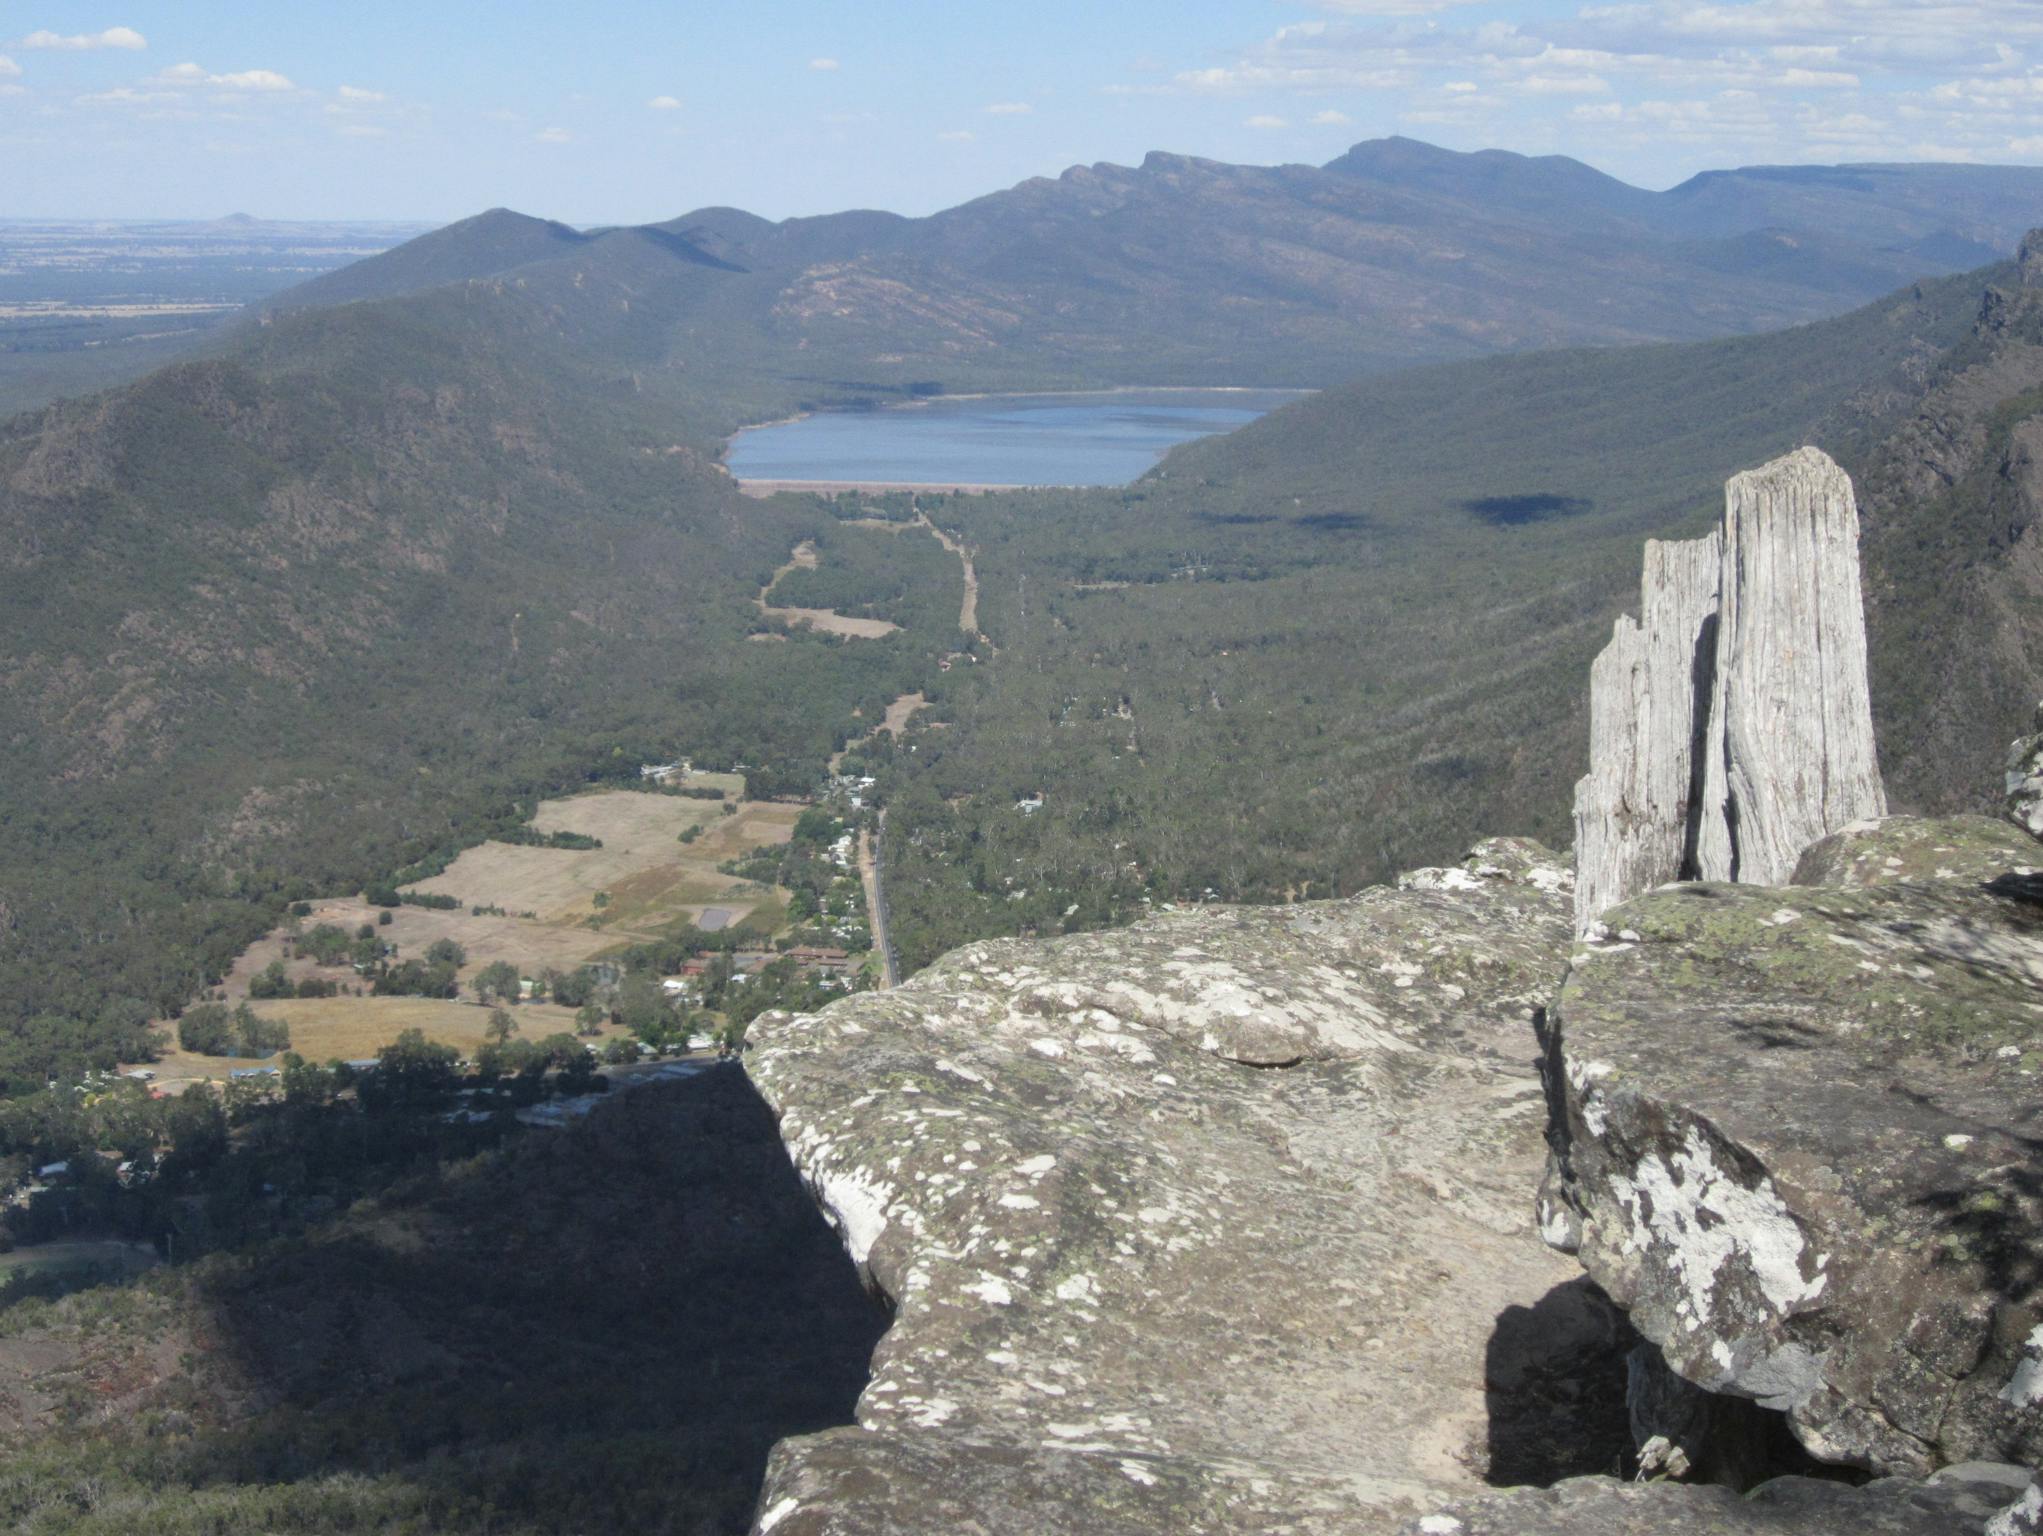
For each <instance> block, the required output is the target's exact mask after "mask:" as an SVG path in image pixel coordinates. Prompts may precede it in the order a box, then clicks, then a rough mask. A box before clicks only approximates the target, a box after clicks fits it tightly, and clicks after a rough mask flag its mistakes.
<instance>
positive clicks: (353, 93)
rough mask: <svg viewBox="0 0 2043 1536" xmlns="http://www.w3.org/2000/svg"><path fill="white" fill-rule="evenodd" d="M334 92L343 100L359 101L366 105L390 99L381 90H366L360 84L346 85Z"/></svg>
mask: <svg viewBox="0 0 2043 1536" xmlns="http://www.w3.org/2000/svg"><path fill="white" fill-rule="evenodd" d="M334 94H335V95H336V96H338V97H340V99H341V100H342V101H358V102H360V103H361V104H362V105H363V106H365V107H366V106H371V105H373V104H374V103H376V102H379V101H386V100H388V99H389V98H388V97H386V96H385V95H384V94H383V93H382V92H381V91H370V90H364V89H363V88H362V87H361V86H359V85H344V86H342V87H341V88H340V89H339V90H338V91H336V92H335V93H334Z"/></svg>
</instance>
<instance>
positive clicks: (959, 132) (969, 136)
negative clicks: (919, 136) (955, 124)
mask: <svg viewBox="0 0 2043 1536" xmlns="http://www.w3.org/2000/svg"><path fill="white" fill-rule="evenodd" d="M936 137H937V141H938V142H939V143H943V144H969V143H971V142H972V140H974V139H976V138H977V137H979V135H977V134H976V133H974V132H972V130H971V129H969V128H952V129H950V130H948V131H947V132H944V133H939V134H938V135H937V136H936Z"/></svg>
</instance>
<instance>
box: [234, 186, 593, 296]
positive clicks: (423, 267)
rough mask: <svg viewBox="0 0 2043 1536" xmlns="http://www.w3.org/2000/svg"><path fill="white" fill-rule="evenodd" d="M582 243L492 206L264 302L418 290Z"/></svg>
mask: <svg viewBox="0 0 2043 1536" xmlns="http://www.w3.org/2000/svg"><path fill="white" fill-rule="evenodd" d="M587 243H588V237H587V236H585V235H582V234H580V233H578V232H577V231H575V230H573V229H570V228H569V227H568V226H567V225H565V224H556V223H554V222H553V221H552V220H551V219H534V218H528V217H526V216H525V215H524V214H522V213H513V212H511V210H510V209H508V208H492V209H491V210H490V211H489V212H487V213H478V214H477V215H476V216H475V217H474V218H472V219H463V220H461V222H460V223H458V224H449V225H448V226H447V227H446V228H445V229H436V230H434V231H433V232H432V233H430V234H425V235H420V236H419V237H418V238H417V239H416V240H407V241H406V242H405V243H404V244H403V245H400V246H398V247H396V248H395V249H394V250H388V251H384V252H382V253H380V254H379V255H375V256H369V257H366V258H364V259H363V260H361V261H357V262H353V263H351V264H349V265H348V266H345V267H342V268H340V269H339V270H338V271H335V272H327V273H323V274H321V275H320V276H318V277H315V278H313V279H312V280H311V281H310V282H307V283H301V284H299V285H298V286H297V287H295V288H291V289H287V290H286V291H285V292H284V293H282V294H279V295H278V296H277V297H276V298H274V299H272V300H271V301H270V304H271V307H272V308H275V309H280V310H281V309H298V308H304V307H308V306H312V305H320V304H346V303H351V302H353V301H354V300H356V299H387V298H395V297H398V296H400V295H403V294H408V293H423V292H424V291H425V290H427V289H429V288H437V287H439V286H441V285H442V284H444V283H458V282H464V281H467V280H468V279H471V278H478V277H494V276H495V275H496V274H497V273H499V272H508V271H510V270H511V269H512V268H514V267H523V266H528V265H530V264H531V263H533V262H535V261H547V260H550V259H552V258H554V257H557V256H563V255H566V254H568V253H570V252H572V251H574V250H577V249H578V248H580V247H581V246H583V245H586V244H587Z"/></svg>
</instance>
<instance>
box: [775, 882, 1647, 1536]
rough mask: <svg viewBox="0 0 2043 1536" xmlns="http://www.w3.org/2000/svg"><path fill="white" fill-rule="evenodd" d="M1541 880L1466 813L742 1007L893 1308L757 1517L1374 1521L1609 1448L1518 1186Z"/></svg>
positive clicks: (1618, 1434) (1610, 1344) (1089, 1527)
mask: <svg viewBox="0 0 2043 1536" xmlns="http://www.w3.org/2000/svg"><path fill="white" fill-rule="evenodd" d="M1569 896H1570V892H1569V888H1568V875H1567V871H1566V868H1565V865H1564V864H1563V863H1562V862H1561V861H1560V860H1558V859H1556V858H1555V857H1554V856H1553V855H1551V854H1548V853H1547V852H1545V850H1543V849H1539V848H1537V847H1536V846H1533V845H1529V844H1522V843H1506V842H1499V843H1491V844H1487V845H1485V846H1484V847H1482V848H1480V849H1478V850H1477V853H1476V854H1475V855H1474V856H1472V857H1471V859H1470V860H1469V862H1468V863H1467V864H1466V865H1464V866H1462V867H1459V868H1454V869H1448V870H1434V871H1422V872H1419V873H1418V874H1416V875H1413V876H1411V877H1408V879H1407V882H1406V888H1404V889H1401V890H1395V891H1392V890H1375V891H1371V892H1368V893H1365V894H1364V895H1361V896H1359V897H1356V898H1354V899H1352V900H1348V901H1342V902H1326V903H1313V904H1306V905H1300V906H1294V907H1286V908H1263V909H1228V908H1200V909H1194V910H1186V911H1177V912H1169V913H1165V914H1161V915H1158V916H1156V917H1154V918H1151V919H1149V920H1147V921H1145V922H1144V923H1142V924H1140V925H1138V926H1136V927H1135V928H1132V929H1128V930H1125V931H1121V932H1115V933H1104V934H1093V935H1085V936H1080V937H1074V938H1067V939H1062V940H1057V941H1054V942H1048V943H1021V942H999V943H988V944H978V945H974V946H971V947H969V948H966V949H963V950H960V951H958V952H957V953H955V954H952V955H950V956H948V957H947V958H945V959H944V960H943V961H941V962H939V963H938V964H937V965H936V966H934V967H932V968H931V969H930V970H928V971H925V972H923V973H922V974H920V975H918V976H917V977H915V978H914V979H913V980H912V981H910V982H909V983H908V984H907V985H905V986H903V987H900V988H897V989H895V990H893V991H889V992H883V993H867V994H863V995H860V996H857V997H854V998H851V999H849V1000H846V1001H844V1002H841V1003H837V1004H835V1005H833V1006H832V1007H830V1008H828V1009H826V1010H824V1011H823V1012H821V1013H818V1014H815V1015H811V1016H806V1017H801V1018H786V1017H781V1016H772V1015H769V1016H768V1017H767V1018H765V1019H762V1020H761V1021H760V1023H759V1024H758V1025H756V1026H755V1031H756V1039H757V1040H758V1041H759V1044H758V1046H757V1048H756V1050H755V1052H754V1054H753V1059H752V1063H751V1066H752V1072H753V1076H754V1078H755V1080H756V1081H757V1083H758V1085H759V1087H760V1091H761V1092H762V1093H763V1094H764V1095H765V1096H766V1098H767V1100H768V1101H769V1103H771V1104H772V1105H774V1106H776V1108H777V1109H778V1111H779V1113H780V1114H781V1116H782V1134H783V1137H784V1139H785V1140H786V1142H787V1144H788V1146H789V1148H790V1151H791V1152H792V1154H793V1156H794V1159H795V1162H796V1166H797V1168H798V1169H799V1170H800V1172H801V1173H802V1175H803V1177H805V1178H806V1179H807V1180H808V1181H809V1183H810V1184H811V1186H812V1187H813V1188H814V1190H815V1192H816V1195H817V1198H818V1200H819V1201H820V1203H821V1204H822V1206H823V1209H824V1210H825V1211H826V1212H827V1213H828V1214H830V1216H831V1218H832V1219H833V1220H834V1221H835V1222H836V1223H837V1224H838V1226H839V1228H840V1230H841V1231H842V1233H843V1236H844V1239H845V1242H846V1244H847V1246H848V1247H849V1249H850V1251H851V1254H852V1256H853V1258H854V1259H855V1260H856V1261H857V1262H858V1263H859V1264H860V1266H861V1267H862V1268H863V1269H864V1270H865V1272H866V1273H867V1274H868V1275H869V1276H870V1277H871V1281H872V1284H873V1285H874V1286H875V1287H876V1288H878V1289H879V1290H881V1291H883V1292H884V1293H885V1294H886V1295H887V1296H889V1297H890V1298H892V1300H893V1303H894V1305H895V1308H896V1315H895V1321H894V1324H893V1327H892V1329H891V1331H890V1332H889V1333H888V1334H887V1336H886V1338H885V1340H884V1341H883V1342H882V1344H881V1346H880V1348H879V1350H878V1351H877V1353H876V1354H875V1356H874V1360H873V1379H872V1382H871V1384H870V1386H869V1387H868V1388H867V1389H866V1392H865V1394H864V1397H863V1398H862V1400H861V1402H860V1405H859V1410H858V1419H859V1427H858V1428H855V1429H846V1430H836V1431H831V1432H828V1433H825V1434H822V1435H818V1436H811V1437H805V1438H801V1439H796V1440H791V1441H788V1442H784V1443H783V1444H782V1446H781V1447H780V1449H779V1450H778V1452H777V1453H776V1455H775V1457H774V1461H773V1464H772V1466H771V1468H770V1469H769V1473H768V1479H767V1487H766V1490H765V1493H764V1494H763V1496H762V1499H761V1504H760V1510H761V1515H760V1529H761V1530H768V1529H770V1530H771V1531H773V1532H774V1536H816V1533H821V1532H831V1533H838V1536H844V1533H852V1532H858V1533H881V1532H887V1533H906V1532H928V1533H932V1536H933V1533H937V1532H945V1533H948V1532H953V1531H963V1530H987V1531H1024V1530H1025V1531H1031V1532H1050V1533H1054V1532H1072V1533H1080V1532H1084V1533H1093V1532H1102V1531H1133V1532H1142V1531H1155V1532H1172V1533H1184V1532H1206V1531H1211V1532H1220V1531H1230V1532H1231V1531H1238V1530H1251V1529H1254V1530H1261V1529H1271V1528H1291V1529H1299V1530H1324V1531H1352V1532H1357V1533H1371V1536H1388V1533H1389V1532H1391V1531H1393V1530H1394V1529H1395V1528H1396V1527H1397V1526H1398V1524H1400V1523H1401V1522H1402V1520H1403V1519H1404V1518H1405V1517H1406V1516H1407V1515H1409V1514H1411V1513H1413V1512H1415V1511H1417V1510H1419V1509H1422V1508H1423V1507H1425V1505H1426V1503H1427V1502H1428V1501H1429V1500H1433V1499H1437V1498H1440V1497H1444V1496H1448V1495H1450V1494H1452V1493H1453V1492H1455V1491H1456V1490H1460V1491H1464V1492H1473V1491H1477V1490H1479V1489H1480V1488H1481V1486H1482V1479H1483V1477H1484V1476H1485V1474H1486V1473H1492V1474H1493V1475H1497V1476H1500V1477H1502V1478H1503V1479H1505V1480H1509V1481H1525V1480H1548V1479H1551V1478H1552V1477H1554V1476H1558V1475H1562V1474H1564V1473H1567V1472H1570V1471H1578V1472H1579V1471H1592V1470H1602V1469H1606V1468H1608V1467H1610V1466H1612V1465H1614V1464H1615V1462H1616V1461H1617V1459H1618V1458H1619V1457H1620V1456H1621V1454H1622V1450H1623V1444H1624V1434H1625V1430H1624V1401H1623V1394H1624V1363H1623V1357H1624V1353H1625V1352H1626V1350H1628V1349H1629V1347H1630V1346H1631V1343H1632V1336H1631V1335H1629V1334H1628V1333H1627V1332H1626V1331H1625V1330H1624V1329H1623V1327H1622V1325H1621V1324H1620V1322H1619V1321H1618V1320H1617V1318H1616V1317H1615V1315H1614V1313H1613V1311H1612V1310H1611V1309H1610V1308H1609V1306H1608V1305H1607V1303H1605V1302H1604V1301H1603V1300H1602V1298H1601V1297H1600V1296H1598V1295H1597V1293H1596V1292H1595V1291H1594V1289H1593V1288H1592V1287H1589V1286H1587V1285H1586V1284H1585V1283H1584V1282H1583V1281H1582V1280H1581V1279H1580V1271H1579V1269H1578V1267H1577V1266H1576V1265H1575V1264H1574V1263H1573V1262H1572V1261H1570V1260H1566V1259H1564V1258H1562V1257H1560V1256H1559V1255H1556V1254H1554V1253H1552V1252H1550V1251H1549V1250H1547V1249H1546V1248H1545V1247H1544V1245H1542V1244H1541V1243H1540V1241H1539V1239H1538V1235H1537V1234H1536V1232H1535V1231H1534V1230H1533V1227H1532V1221H1531V1218H1532V1210H1531V1202H1530V1199H1529V1192H1530V1190H1531V1189H1532V1188H1533V1186H1534V1185H1535V1184H1536V1182H1537V1179H1538V1176H1539V1169H1540V1167H1541V1166H1542V1164H1543V1161H1544V1143H1543V1139H1542V1136H1543V1127H1544V1123H1545V1118H1546V1116H1545V1106H1544V1101H1543V1096H1542V1092H1541V1087H1540V1083H1539V1080H1538V1077H1537V1074H1536V1072H1535V1071H1534V1067H1533V1060H1532V1058H1533V1056H1534V1054H1535V1044H1534V1041H1533V1038H1532V1034H1531V1030H1530V1025H1529V1022H1528V1021H1529V1017H1530V1014H1531V1011H1532V1010H1533V1008H1535V1007H1536V1006H1537V1005H1538V1003H1539V1002H1540V1000H1541V999H1542V998H1544V997H1546V996H1548V995H1550V994H1551V991H1552V988H1553V986H1554V983H1555V981H1556V980H1557V978H1558V976H1559V973H1560V970H1561V968H1562V966H1563V965H1564V964H1565V959H1566V949H1567V941H1568V925H1569V910H1570V901H1569ZM1585 1372H1587V1373H1589V1374H1590V1375H1593V1376H1594V1381H1593V1383H1591V1382H1589V1381H1588V1380H1587V1378H1586V1377H1585V1376H1584V1373H1585ZM1543 1384H1550V1385H1551V1387H1552V1390H1550V1391H1546V1390H1543ZM1506 1385H1508V1387H1509V1390H1510V1402H1509V1404H1508V1405H1507V1404H1504V1403H1501V1402H1499V1401H1498V1400H1497V1399H1498V1395H1499V1393H1500V1392H1501V1391H1503V1390H1504V1388H1505V1386H1506ZM1585 1416H1586V1419H1585ZM1585 1445H1590V1446H1594V1447H1596V1449H1595V1451H1594V1452H1593V1455H1591V1456H1590V1459H1586V1460H1585V1459H1582V1458H1583V1457H1584V1455H1585V1453H1584V1452H1583V1450H1582V1449H1581V1448H1582V1447H1584V1446H1585ZM1570 1450H1572V1451H1573V1453H1574V1454H1575V1456H1576V1457H1577V1459H1576V1460H1575V1461H1573V1462H1572V1463H1571V1462H1570V1461H1569V1460H1568V1459H1567V1455H1568V1453H1569V1452H1570Z"/></svg>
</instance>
